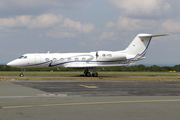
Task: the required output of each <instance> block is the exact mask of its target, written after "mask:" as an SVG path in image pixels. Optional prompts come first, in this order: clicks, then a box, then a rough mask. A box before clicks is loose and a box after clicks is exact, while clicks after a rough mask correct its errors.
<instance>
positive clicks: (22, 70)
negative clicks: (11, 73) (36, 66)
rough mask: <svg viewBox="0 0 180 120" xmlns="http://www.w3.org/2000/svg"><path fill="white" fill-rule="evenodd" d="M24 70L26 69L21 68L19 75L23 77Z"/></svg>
mask: <svg viewBox="0 0 180 120" xmlns="http://www.w3.org/2000/svg"><path fill="white" fill-rule="evenodd" d="M25 70H26V69H21V73H20V74H19V77H24V74H23V72H24V71H25Z"/></svg>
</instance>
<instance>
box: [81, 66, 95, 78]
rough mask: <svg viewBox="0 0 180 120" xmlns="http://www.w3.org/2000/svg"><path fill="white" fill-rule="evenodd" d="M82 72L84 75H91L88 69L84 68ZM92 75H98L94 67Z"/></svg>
mask: <svg viewBox="0 0 180 120" xmlns="http://www.w3.org/2000/svg"><path fill="white" fill-rule="evenodd" d="M84 74H85V75H86V77H91V73H90V72H89V69H85V71H84ZM92 76H93V77H98V73H97V71H96V68H93V71H92Z"/></svg>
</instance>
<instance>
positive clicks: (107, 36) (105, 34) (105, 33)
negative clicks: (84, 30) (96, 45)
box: [98, 32, 115, 40]
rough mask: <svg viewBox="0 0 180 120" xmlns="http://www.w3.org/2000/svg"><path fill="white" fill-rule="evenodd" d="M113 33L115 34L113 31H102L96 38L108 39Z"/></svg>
mask: <svg viewBox="0 0 180 120" xmlns="http://www.w3.org/2000/svg"><path fill="white" fill-rule="evenodd" d="M114 35H115V33H114V32H102V34H101V35H100V36H99V37H98V40H104V39H109V38H111V37H112V36H114Z"/></svg>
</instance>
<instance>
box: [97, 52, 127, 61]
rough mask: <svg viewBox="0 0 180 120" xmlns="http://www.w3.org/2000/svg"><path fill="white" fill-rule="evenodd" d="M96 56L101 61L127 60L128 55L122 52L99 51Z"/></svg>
mask: <svg viewBox="0 0 180 120" xmlns="http://www.w3.org/2000/svg"><path fill="white" fill-rule="evenodd" d="M96 58H97V60H101V61H119V60H126V55H124V54H123V53H120V52H109V51H98V52H97V53H96Z"/></svg>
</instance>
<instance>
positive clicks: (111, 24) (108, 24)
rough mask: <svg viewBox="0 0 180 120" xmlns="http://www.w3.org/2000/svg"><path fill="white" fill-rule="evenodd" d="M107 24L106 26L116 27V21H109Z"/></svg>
mask: <svg viewBox="0 0 180 120" xmlns="http://www.w3.org/2000/svg"><path fill="white" fill-rule="evenodd" d="M105 26H106V28H113V27H115V23H113V22H111V21H110V22H107V23H106V24H105Z"/></svg>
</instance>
